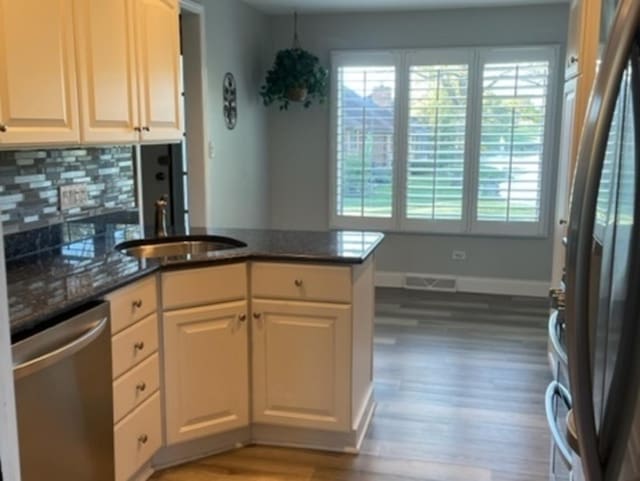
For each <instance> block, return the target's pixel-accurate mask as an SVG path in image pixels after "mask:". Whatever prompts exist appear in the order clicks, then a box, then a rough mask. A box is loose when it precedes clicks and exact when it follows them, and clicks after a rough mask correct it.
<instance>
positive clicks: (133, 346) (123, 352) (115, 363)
mask: <svg viewBox="0 0 640 481" xmlns="http://www.w3.org/2000/svg"><path fill="white" fill-rule="evenodd" d="M157 350H158V318H157V315H156V314H155V313H153V314H151V315H150V316H149V317H147V318H145V319H144V320H142V321H140V322H139V323H137V324H135V325H133V326H131V327H129V328H128V329H125V330H124V331H122V332H120V333H118V334H116V335H115V336H113V339H112V340H111V358H112V361H111V365H112V368H113V369H112V370H113V378H114V379H115V378H117V377H118V376H120V375H121V374H122V373H124V372H125V371H126V370H127V369H130V368H132V367H133V366H135V365H136V364H138V363H139V362H140V361H142V360H143V359H146V358H147V357H149V356H150V355H151V354H153V353H154V352H156V351H157Z"/></svg>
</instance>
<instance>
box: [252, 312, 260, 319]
mask: <svg viewBox="0 0 640 481" xmlns="http://www.w3.org/2000/svg"><path fill="white" fill-rule="evenodd" d="M261 317H262V314H260V313H259V312H254V313H253V318H254V319H260V318H261Z"/></svg>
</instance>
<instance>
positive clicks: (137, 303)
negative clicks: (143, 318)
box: [131, 299, 142, 309]
mask: <svg viewBox="0 0 640 481" xmlns="http://www.w3.org/2000/svg"><path fill="white" fill-rule="evenodd" d="M131 304H132V305H133V307H134V309H140V308H141V307H142V299H136V300H135V301H133V302H132V303H131Z"/></svg>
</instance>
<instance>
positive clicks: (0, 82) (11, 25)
mask: <svg viewBox="0 0 640 481" xmlns="http://www.w3.org/2000/svg"><path fill="white" fill-rule="evenodd" d="M71 2H72V0H47V1H46V2H43V1H41V0H20V1H15V0H0V143H2V144H3V145H5V144H38V143H39V144H47V143H48V144H60V143H77V142H78V141H79V140H80V128H79V123H78V118H77V110H78V103H77V102H78V99H77V92H76V73H75V70H76V66H75V57H74V51H75V49H74V41H73V20H72V3H71Z"/></svg>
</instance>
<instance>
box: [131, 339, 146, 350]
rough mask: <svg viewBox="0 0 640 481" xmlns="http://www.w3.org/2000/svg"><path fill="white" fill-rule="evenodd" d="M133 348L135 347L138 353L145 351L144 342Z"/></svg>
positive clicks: (139, 342) (136, 344) (137, 343)
mask: <svg viewBox="0 0 640 481" xmlns="http://www.w3.org/2000/svg"><path fill="white" fill-rule="evenodd" d="M133 347H135V348H136V350H137V351H142V350H143V349H144V342H142V341H138V342H136V343H135V344H134V345H133Z"/></svg>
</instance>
